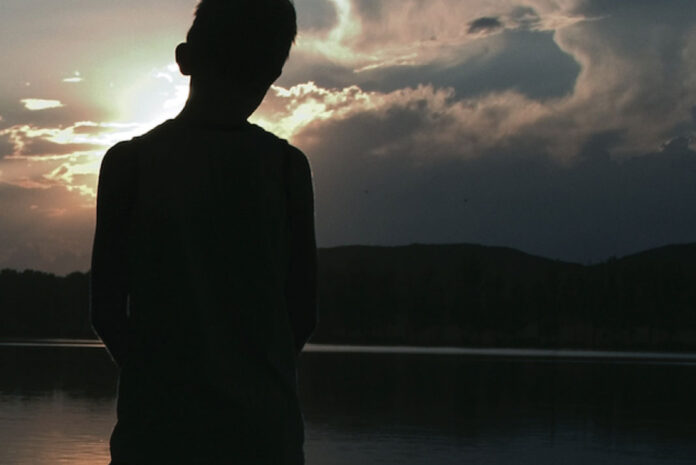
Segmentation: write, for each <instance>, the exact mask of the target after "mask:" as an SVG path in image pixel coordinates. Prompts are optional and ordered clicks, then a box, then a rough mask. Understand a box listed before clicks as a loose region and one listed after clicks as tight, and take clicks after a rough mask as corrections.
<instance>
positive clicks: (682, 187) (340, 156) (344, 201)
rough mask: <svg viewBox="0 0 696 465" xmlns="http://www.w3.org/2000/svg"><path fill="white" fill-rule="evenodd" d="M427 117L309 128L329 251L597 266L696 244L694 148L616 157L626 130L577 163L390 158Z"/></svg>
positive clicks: (529, 156)
mask: <svg viewBox="0 0 696 465" xmlns="http://www.w3.org/2000/svg"><path fill="white" fill-rule="evenodd" d="M421 118H425V117H422V115H421V114H419V113H418V112H412V111H411V112H409V111H393V112H391V113H390V114H389V115H387V116H386V117H376V116H375V115H369V114H361V115H357V116H355V117H353V118H350V119H348V120H346V121H343V122H341V123H338V122H334V123H328V124H326V125H323V126H321V127H317V128H314V129H312V128H310V129H308V130H307V131H306V133H305V134H304V135H303V137H304V138H305V139H304V140H305V141H306V142H305V146H306V150H307V152H308V153H309V155H310V157H311V160H312V167H313V171H314V177H315V183H316V195H317V228H318V237H319V240H320V243H321V244H322V245H338V244H346V243H368V244H407V243H412V242H425V243H432V242H441V243H442V242H473V243H484V244H494V245H505V246H511V247H516V248H520V249H522V250H524V251H527V252H530V253H534V254H539V255H543V256H547V257H552V258H559V259H564V260H571V261H578V262H589V261H599V260H603V259H606V258H607V257H609V256H612V255H625V254H629V253H633V252H636V251H639V250H642V249H647V248H651V247H656V246H660V245H664V244H667V243H674V242H688V241H692V240H693V237H694V236H693V234H694V233H693V232H694V231H696V185H695V184H694V183H693V178H694V176H696V153H695V152H693V151H691V150H689V149H688V147H686V146H685V145H684V143H683V142H679V143H678V144H673V145H671V146H670V150H664V151H662V152H655V153H650V154H645V155H643V156H641V157H636V158H633V159H630V160H626V161H623V162H619V161H614V160H612V159H611V157H610V155H609V153H610V151H611V150H612V148H613V147H614V146H616V145H617V144H620V143H621V142H622V138H623V137H624V135H623V133H622V132H621V131H606V132H601V133H597V134H594V135H592V136H590V137H589V138H588V139H587V140H586V142H585V144H584V146H583V149H582V151H581V154H580V156H579V158H578V159H577V160H576V162H574V163H572V164H570V165H562V164H560V163H558V162H557V161H555V160H553V158H552V157H549V156H548V155H547V154H545V153H539V152H534V150H533V149H530V148H520V149H518V150H508V151H502V150H496V151H491V152H489V153H486V154H485V155H484V156H480V157H475V158H471V159H468V160H467V159H462V158H461V155H459V154H457V153H453V154H451V156H449V157H448V156H447V154H443V153H439V152H438V151H437V150H433V152H430V153H428V152H415V151H414V152H409V151H408V150H406V151H403V150H401V149H399V150H398V151H391V152H390V151H389V150H388V148H387V150H384V148H385V147H388V146H389V142H390V141H393V140H395V139H398V138H399V137H403V134H407V133H409V132H411V131H413V130H414V129H415V128H416V127H418V126H420V125H422V124H423V121H422V119H421ZM376 128H378V129H376ZM314 131H316V132H314ZM319 133H321V134H322V137H321V138H316V136H317V135H318V134H319ZM303 137H300V138H299V141H300V142H302V140H303ZM310 140H314V141H317V142H316V143H314V144H311V143H308V141H310ZM322 141H324V142H322ZM452 150H456V148H452ZM376 152H377V153H376Z"/></svg>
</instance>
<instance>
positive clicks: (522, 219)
mask: <svg viewBox="0 0 696 465" xmlns="http://www.w3.org/2000/svg"><path fill="white" fill-rule="evenodd" d="M195 4H196V2H195V0H167V1H166V2H165V1H163V0H159V1H155V0H137V1H135V0H119V1H118V2H114V1H111V0H50V1H49V0H3V2H2V6H1V7H0V11H1V14H0V56H2V57H3V63H4V65H3V66H1V67H0V269H1V268H15V269H25V268H31V269H38V270H44V271H51V272H55V273H59V274H65V273H69V272H71V271H76V270H80V271H85V270H87V269H88V268H89V260H90V254H91V245H92V237H93V230H94V218H95V201H96V198H95V193H96V183H97V173H98V169H99V164H100V161H101V157H102V156H103V154H104V152H105V151H106V150H107V149H108V148H109V147H110V146H111V145H113V144H114V143H116V142H117V141H120V140H126V139H129V138H131V137H133V136H135V135H138V134H142V133H144V132H146V131H147V130H149V129H150V128H152V127H154V126H155V125H157V124H158V123H160V122H162V121H163V120H165V119H167V118H171V117H173V116H175V115H176V114H177V113H178V111H179V110H180V109H181V107H182V106H183V104H184V102H185V100H186V95H187V92H188V80H187V79H186V78H184V77H183V76H181V75H180V74H179V72H178V69H177V67H176V65H175V63H174V48H175V46H176V45H177V44H178V43H179V42H181V41H183V39H184V36H185V34H186V31H187V29H188V27H189V25H190V22H191V20H192V14H193V9H194V7H195ZM295 5H296V8H297V12H298V23H299V35H298V38H297V41H296V44H295V46H294V48H293V50H292V52H291V57H290V59H289V61H288V63H287V64H286V67H285V69H284V72H283V75H282V76H281V77H280V79H279V80H278V81H277V82H276V83H275V84H274V85H273V86H272V88H271V89H270V90H269V92H268V94H267V97H266V100H265V101H264V103H263V104H262V106H261V107H260V108H259V110H258V111H257V112H256V113H255V114H254V115H253V116H252V118H251V121H252V122H254V123H256V124H259V125H261V126H262V127H264V128H266V129H268V130H270V131H273V132H275V133H276V134H278V135H279V136H281V137H284V138H287V139H288V140H289V141H290V142H291V143H293V144H294V145H296V146H297V147H298V148H300V149H301V150H303V151H304V152H305V154H306V155H307V157H308V158H309V160H310V164H311V166H312V170H313V177H314V185H315V196H316V200H315V202H316V227H317V239H318V243H319V245H320V246H322V247H327V246H337V245H347V244H371V245H403V244H410V243H460V242H467V243H477V244H485V245H497V246H507V247H513V248H517V249H520V250H523V251H525V252H528V253H531V254H536V255H541V256H544V257H549V258H553V259H560V260H567V261H574V262H579V263H596V262H599V261H602V260H605V259H607V258H609V257H613V256H624V255H627V254H631V253H635V252H638V251H641V250H645V249H648V248H652V247H658V246H662V245H665V244H671V243H684V242H694V241H696V182H695V181H696V7H695V6H694V5H693V0H661V1H659V2H657V1H654V0H632V1H625V0H601V1H600V0H485V1H484V0H466V1H464V0H296V1H295ZM191 156H192V159H193V161H194V162H195V154H192V155H191Z"/></svg>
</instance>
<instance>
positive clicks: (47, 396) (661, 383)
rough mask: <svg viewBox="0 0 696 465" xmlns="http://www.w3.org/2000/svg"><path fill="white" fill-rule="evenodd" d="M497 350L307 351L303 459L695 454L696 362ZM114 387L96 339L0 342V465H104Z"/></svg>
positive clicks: (690, 459)
mask: <svg viewBox="0 0 696 465" xmlns="http://www.w3.org/2000/svg"><path fill="white" fill-rule="evenodd" d="M497 355H498V357H482V356H478V357H477V356H476V355H472V354H470V353H449V354H448V353H444V354H442V353H428V354H417V353H370V352H369V351H357V352H352V353H345V352H340V351H336V350H329V351H315V352H310V353H306V354H303V356H302V359H301V367H300V382H301V399H302V402H303V405H304V412H305V420H306V426H307V443H306V455H307V463H308V465H334V464H336V465H337V464H346V465H355V464H359V465H372V464H400V465H412V464H428V465H430V464H433V465H438V464H469V463H471V464H514V465H518V464H521V465H524V464H535V465H536V464H554V465H556V464H593V465H595V464H660V465H662V464H693V463H696V400H695V399H694V393H696V376H695V373H696V365H695V364H693V363H689V362H680V363H666V362H664V361H660V362H656V361H651V362H640V361H632V362H627V361H623V362H612V361H608V360H584V361H578V360H576V361H569V360H565V361H560V360H556V361H552V360H543V359H530V358H524V357H511V356H510V355H515V354H509V353H508V354H497ZM500 355H503V356H502V357H501V356H500ZM505 355H507V357H505ZM516 355H523V356H525V357H526V356H528V355H530V354H524V353H518V354H516ZM531 355H535V354H531ZM536 355H540V354H536ZM542 355H543V354H542ZM115 383H116V372H115V370H114V369H113V367H112V366H111V364H110V361H109V359H108V357H107V355H106V353H105V352H104V351H103V349H100V348H94V347H50V346H45V347H36V346H0V464H1V465H25V464H26V465H44V464H45V465H48V464H51V465H54V464H60V463H66V464H75V465H83V464H106V463H108V437H109V434H110V431H111V427H112V426H113V423H114V407H115V401H114V391H115Z"/></svg>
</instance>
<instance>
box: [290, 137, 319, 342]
mask: <svg viewBox="0 0 696 465" xmlns="http://www.w3.org/2000/svg"><path fill="white" fill-rule="evenodd" d="M289 165H290V167H289V170H288V171H289V178H290V179H289V186H290V188H289V203H288V208H289V217H290V270H289V274H288V281H287V289H286V296H287V305H288V313H289V316H290V324H291V326H292V331H293V334H294V337H295V349H296V351H297V352H298V353H299V352H300V351H301V350H302V347H304V345H305V343H306V342H307V341H308V340H309V337H310V336H311V335H312V333H313V332H314V329H315V327H316V324H317V316H318V315H317V313H318V311H317V246H316V239H315V234H314V189H313V187H312V172H311V170H310V167H309V162H308V161H307V157H306V156H305V155H304V154H303V153H302V152H300V151H299V150H298V149H296V148H295V147H292V146H290V153H289Z"/></svg>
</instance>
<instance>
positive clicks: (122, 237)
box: [90, 144, 135, 367]
mask: <svg viewBox="0 0 696 465" xmlns="http://www.w3.org/2000/svg"><path fill="white" fill-rule="evenodd" d="M133 155H134V154H132V153H130V152H129V151H128V150H127V148H126V145H125V144H117V145H116V146H114V147H112V148H111V149H110V150H109V151H108V152H107V153H106V155H104V159H103V160H102V163H101V169H100V171H99V185H98V190H97V226H96V230H95V233H94V247H93V249H92V270H91V278H90V318H91V322H92V327H93V328H94V331H95V332H96V333H97V335H98V336H99V337H100V338H101V340H102V341H103V342H104V345H106V348H107V350H108V351H109V353H110V354H111V357H112V358H113V359H114V362H115V363H116V365H118V366H119V367H122V366H123V363H124V361H125V358H126V353H127V351H128V338H127V327H128V315H127V310H128V254H127V252H128V250H127V249H128V224H129V219H130V209H131V205H132V201H133V198H132V197H133V196H132V192H133V188H134V186H133V185H132V183H133V182H134V181H135V180H134V178H133V166H131V165H132V160H133V159H134V157H133Z"/></svg>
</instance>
